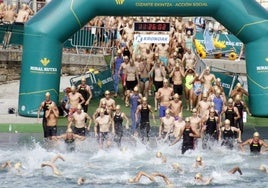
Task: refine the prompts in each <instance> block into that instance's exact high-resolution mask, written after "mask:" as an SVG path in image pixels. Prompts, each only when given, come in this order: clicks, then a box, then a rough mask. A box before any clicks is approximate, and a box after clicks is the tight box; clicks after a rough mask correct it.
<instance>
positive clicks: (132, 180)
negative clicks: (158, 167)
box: [128, 171, 173, 186]
mask: <svg viewBox="0 0 268 188" xmlns="http://www.w3.org/2000/svg"><path fill="white" fill-rule="evenodd" d="M142 176H145V177H147V178H148V179H149V180H151V181H152V182H155V177H161V178H163V180H164V182H165V184H166V185H168V186H170V185H173V183H172V182H171V181H170V180H169V179H168V177H167V176H165V175H164V174H161V173H158V172H153V173H152V174H151V175H150V174H147V173H145V172H144V171H139V172H138V173H137V174H136V176H135V177H134V178H129V179H128V183H138V182H139V181H140V179H141V177H142Z"/></svg>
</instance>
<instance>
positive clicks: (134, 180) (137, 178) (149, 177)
mask: <svg viewBox="0 0 268 188" xmlns="http://www.w3.org/2000/svg"><path fill="white" fill-rule="evenodd" d="M142 176H145V177H147V178H148V179H149V180H151V181H152V182H154V181H155V180H154V178H153V176H151V175H149V174H147V173H145V172H143V171H139V172H138V173H137V174H136V176H135V177H134V178H129V179H128V183H138V182H139V181H140V179H141V177H142Z"/></svg>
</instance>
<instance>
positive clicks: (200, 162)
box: [193, 156, 205, 168]
mask: <svg viewBox="0 0 268 188" xmlns="http://www.w3.org/2000/svg"><path fill="white" fill-rule="evenodd" d="M204 166H205V164H204V162H203V160H202V157H200V156H197V157H196V160H195V163H194V164H193V167H194V168H198V167H204Z"/></svg>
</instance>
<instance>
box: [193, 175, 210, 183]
mask: <svg viewBox="0 0 268 188" xmlns="http://www.w3.org/2000/svg"><path fill="white" fill-rule="evenodd" d="M212 179H213V178H203V175H202V174H201V173H197V174H196V175H195V177H194V180H195V183H197V184H203V185H209V184H211V182H212Z"/></svg>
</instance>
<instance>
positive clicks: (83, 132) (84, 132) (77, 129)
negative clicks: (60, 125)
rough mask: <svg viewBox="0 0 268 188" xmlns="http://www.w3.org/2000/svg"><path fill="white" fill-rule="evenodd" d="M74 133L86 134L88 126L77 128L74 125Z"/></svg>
mask: <svg viewBox="0 0 268 188" xmlns="http://www.w3.org/2000/svg"><path fill="white" fill-rule="evenodd" d="M74 134H78V135H79V136H86V128H85V127H83V128H77V127H74Z"/></svg>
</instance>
